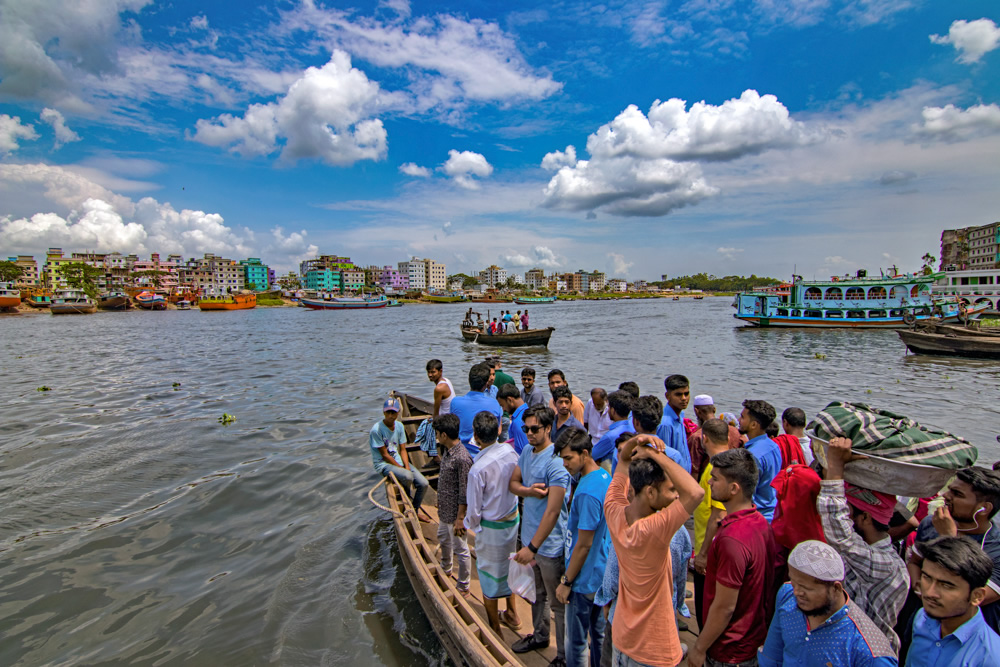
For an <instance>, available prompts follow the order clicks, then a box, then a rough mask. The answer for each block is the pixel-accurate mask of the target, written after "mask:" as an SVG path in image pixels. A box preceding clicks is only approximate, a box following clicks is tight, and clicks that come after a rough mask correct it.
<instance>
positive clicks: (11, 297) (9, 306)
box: [0, 283, 21, 311]
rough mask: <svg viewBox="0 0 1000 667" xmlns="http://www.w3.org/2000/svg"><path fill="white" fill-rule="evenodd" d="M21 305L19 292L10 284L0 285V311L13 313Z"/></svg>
mask: <svg viewBox="0 0 1000 667" xmlns="http://www.w3.org/2000/svg"><path fill="white" fill-rule="evenodd" d="M20 305H21V290H19V289H17V288H16V287H14V286H13V285H11V284H10V283H0V311H13V310H17V307H18V306H20Z"/></svg>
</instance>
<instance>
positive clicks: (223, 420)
mask: <svg viewBox="0 0 1000 667" xmlns="http://www.w3.org/2000/svg"><path fill="white" fill-rule="evenodd" d="M234 421H236V417H234V416H233V415H231V414H229V413H228V412H223V413H222V416H221V417H219V423H220V424H222V425H223V426H228V425H229V424H232V423H233V422H234Z"/></svg>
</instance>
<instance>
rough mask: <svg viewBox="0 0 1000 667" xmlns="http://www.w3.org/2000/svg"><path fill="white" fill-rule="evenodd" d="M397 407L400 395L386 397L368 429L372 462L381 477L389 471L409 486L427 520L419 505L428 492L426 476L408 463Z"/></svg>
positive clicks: (425, 516)
mask: <svg viewBox="0 0 1000 667" xmlns="http://www.w3.org/2000/svg"><path fill="white" fill-rule="evenodd" d="M400 409H401V407H400V402H399V399H398V398H395V397H389V398H387V399H385V403H383V404H382V419H380V420H378V421H377V422H375V425H374V426H372V428H371V431H369V433H368V445H369V448H370V449H371V452H372V466H373V467H374V468H375V470H376V471H378V473H379V474H380V475H382V476H383V477H388V476H389V473H390V472H391V473H392V474H394V475H395V476H396V479H398V480H399V481H400V483H401V484H403V486H404V487H406V488H407V489H409V488H410V487H411V486H412V487H413V509H415V510H416V511H417V513H418V515H419V516H420V518H421V519H422V520H424V521H430V520H431V518H430V516H428V514H427V512H424V511H422V510H421V509H420V504H421V503H422V502H423V500H424V493H426V492H427V486H428V482H427V478H426V477H424V476H423V475H422V474H421V473H420V471H419V470H417V469H416V468H415V467H413V466H411V465H410V458H409V456H407V454H406V431H405V430H403V425H402V424H400V423H399V422H398V421H396V418H397V417H398V416H399V411H400Z"/></svg>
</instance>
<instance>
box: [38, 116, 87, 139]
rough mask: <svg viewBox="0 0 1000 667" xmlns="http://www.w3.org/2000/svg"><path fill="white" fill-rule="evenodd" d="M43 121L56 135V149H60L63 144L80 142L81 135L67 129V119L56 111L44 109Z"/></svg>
mask: <svg viewBox="0 0 1000 667" xmlns="http://www.w3.org/2000/svg"><path fill="white" fill-rule="evenodd" d="M41 119H42V120H43V121H45V122H46V123H48V124H49V125H51V126H52V130H53V131H54V132H55V134H56V142H55V147H56V148H60V147H61V146H62V145H63V144H68V143H72V142H74V141H80V135H79V134H77V133H76V132H74V131H73V130H71V129H69V128H68V127H66V119H65V118H63V115H62V114H61V113H59V112H58V111H56V110H55V109H49V108H45V109H42V114H41Z"/></svg>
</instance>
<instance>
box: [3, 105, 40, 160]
mask: <svg viewBox="0 0 1000 667" xmlns="http://www.w3.org/2000/svg"><path fill="white" fill-rule="evenodd" d="M37 138H38V133H37V132H35V127H34V126H33V125H22V124H21V118H20V116H8V115H7V114H5V113H4V114H0V153H11V152H13V151H16V150H17V149H18V148H20V147H21V144H20V143H19V142H20V141H21V140H22V139H25V140H31V139H37Z"/></svg>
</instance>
